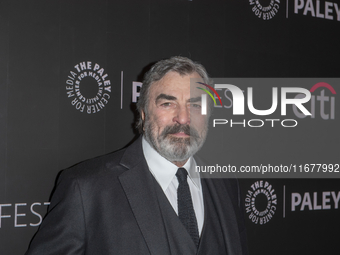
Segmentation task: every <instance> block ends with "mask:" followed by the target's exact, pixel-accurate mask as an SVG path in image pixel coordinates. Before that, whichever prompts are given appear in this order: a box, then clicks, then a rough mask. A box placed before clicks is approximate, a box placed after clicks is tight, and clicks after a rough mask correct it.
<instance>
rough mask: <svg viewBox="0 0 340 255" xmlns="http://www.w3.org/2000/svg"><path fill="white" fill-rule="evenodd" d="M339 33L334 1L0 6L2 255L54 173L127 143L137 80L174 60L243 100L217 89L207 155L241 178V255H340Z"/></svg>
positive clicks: (27, 225)
mask: <svg viewBox="0 0 340 255" xmlns="http://www.w3.org/2000/svg"><path fill="white" fill-rule="evenodd" d="M339 29H340V3H339V2H338V1H336V0H330V1H323V0H281V1H280V0H256V1H255V0H219V1H207V0H191V1H188V0H172V1H167V0H148V1H144V0H139V1H136V0H134V1H129V0H127V1H126V0H125V1H108V0H105V1H104V0H96V1H95V0H86V1H85V0H67V1H66V0H51V1H43V0H41V1H39V0H30V1H23V0H22V1H20V0H19V1H1V2H0V254H5V255H16V254H23V253H24V252H25V251H26V249H27V247H28V245H29V242H30V240H31V238H32V237H33V235H34V233H35V232H36V231H37V229H38V228H39V225H40V223H41V221H42V219H43V217H44V215H45V213H46V210H47V208H48V205H49V201H50V196H51V194H52V192H53V187H54V184H55V181H56V178H57V176H58V173H60V171H62V170H63V169H66V168H68V167H70V166H72V165H74V164H76V163H78V162H80V161H83V160H85V159H89V158H92V157H96V156H99V155H102V154H105V153H109V152H111V151H115V150H118V149H120V148H122V147H124V146H126V145H128V144H129V143H131V142H132V141H133V140H134V139H136V137H137V135H138V134H137V132H136V130H135V128H134V121H135V119H136V117H137V116H136V113H135V108H136V102H137V100H138V97H139V91H140V88H141V86H142V83H141V82H142V78H143V74H144V73H145V71H146V70H148V68H149V67H150V65H152V64H153V63H154V62H156V61H158V60H160V59H163V58H167V57H170V56H175V55H180V56H185V57H189V58H191V59H193V60H195V61H198V62H200V63H201V64H203V65H204V66H205V67H206V69H207V70H208V72H209V74H210V76H211V77H217V78H224V79H225V80H223V81H222V82H221V83H223V84H232V85H234V86H236V87H237V88H239V89H240V90H241V91H243V94H244V106H245V109H244V113H243V114H241V115H240V114H239V115H237V114H234V113H233V104H234V103H235V101H236V99H235V97H233V93H232V91H231V90H230V89H228V88H226V87H222V88H220V89H218V90H216V91H217V92H218V94H219V96H220V98H221V102H220V101H219V100H217V104H216V105H215V110H214V113H213V116H212V118H211V120H210V121H211V123H210V124H211V127H210V134H209V137H208V139H207V146H206V147H208V148H212V147H214V148H215V147H216V145H218V146H219V147H217V148H218V150H215V151H214V152H215V153H214V155H212V156H211V157H212V158H210V157H209V158H210V159H214V160H215V161H214V165H213V167H214V168H210V169H209V171H210V172H212V171H218V170H220V171H222V172H223V170H224V171H227V169H229V170H230V171H234V173H235V174H236V175H237V176H238V177H239V178H240V179H239V182H240V187H241V191H242V193H243V194H242V197H243V204H244V214H245V220H246V225H247V235H248V246H249V253H250V254H268V255H272V254H339V246H338V240H339V237H340V234H339V231H338V226H339V224H340V218H339V206H340V204H339V203H340V179H339V177H340V169H339V163H340V158H339V144H340V139H339V127H340V125H339V124H340V123H339V122H340V120H339V118H340V115H339V114H340V107H339V100H340V98H339V96H338V94H339V93H340V79H338V77H339V76H340V69H339V59H340V50H339V43H338V42H339V40H338V39H339V36H338V34H339ZM217 78H216V79H217ZM274 87H276V88H277V91H276V92H275V91H274V90H273V89H272V88H274ZM249 88H252V90H249ZM283 88H287V89H288V90H289V88H304V89H306V90H308V91H309V92H310V95H311V97H310V100H308V102H306V103H304V104H303V106H304V107H305V109H306V110H308V111H309V112H310V113H311V115H307V116H306V115H304V114H303V112H302V111H301V109H302V107H298V106H297V105H294V104H287V105H284V104H283V103H282V101H284V100H283V98H282V95H283V94H284V93H283ZM288 94H289V95H288ZM288 94H287V98H291V99H295V100H296V99H299V98H300V99H301V98H303V97H304V96H303V95H301V93H295V94H294V93H293V94H291V92H289V93H288ZM215 96H216V95H215ZM216 97H217V96H216ZM275 98H276V99H275ZM250 99H251V100H252V101H251V103H249V100H250ZM274 101H276V102H277V105H276V107H275V105H274V104H272V102H274ZM238 102H239V101H238ZM295 102H297V101H295ZM283 108H284V109H285V110H286V111H285V112H283V110H282V109H283ZM269 109H272V111H269ZM261 110H262V112H261ZM264 110H268V111H267V112H264ZM261 113H262V114H261ZM264 113H265V114H264ZM207 151H209V150H207V149H206V148H203V150H202V151H201V155H202V157H203V158H205V157H206V156H207V155H208V154H207ZM218 167H220V168H218ZM221 169H222V170H221ZM201 170H202V171H207V169H205V170H204V169H201ZM268 172H271V174H268ZM244 173H247V174H244ZM209 174H210V173H209ZM285 174H286V175H285ZM211 175H213V174H211Z"/></svg>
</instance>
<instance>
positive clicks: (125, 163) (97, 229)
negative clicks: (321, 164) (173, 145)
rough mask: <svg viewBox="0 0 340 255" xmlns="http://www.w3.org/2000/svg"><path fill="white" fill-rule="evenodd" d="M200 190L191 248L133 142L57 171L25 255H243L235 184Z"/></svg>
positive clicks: (208, 183) (209, 183)
mask: <svg viewBox="0 0 340 255" xmlns="http://www.w3.org/2000/svg"><path fill="white" fill-rule="evenodd" d="M202 187H203V197H204V201H205V223H204V227H203V232H202V235H201V241H200V246H199V249H198V251H197V248H196V247H195V245H194V243H193V241H192V240H191V238H190V236H189V234H188V233H187V232H186V230H185V228H184V226H183V225H181V223H180V221H179V219H178V217H176V213H175V212H174V210H173V209H172V207H171V205H170V203H169V202H168V201H167V199H166V196H165V195H164V193H163V192H162V190H161V188H160V186H159V185H158V183H157V182H156V180H155V179H154V177H153V176H152V174H151V173H150V171H149V170H148V166H147V163H146V161H145V158H144V155H143V152H142V145H141V139H139V140H137V141H136V142H135V143H133V144H132V145H131V146H129V147H127V148H126V149H123V150H121V151H118V152H115V153H112V154H109V155H105V156H102V157H98V158H95V159H91V160H88V161H85V162H83V163H80V164H78V165H76V166H74V167H72V168H71V169H68V170H65V171H63V172H62V174H61V175H60V177H59V179H58V182H57V186H56V189H55V192H54V194H53V196H52V200H51V204H50V207H49V210H48V213H47V215H46V217H45V219H44V220H43V222H42V224H41V226H40V228H39V231H38V232H37V234H36V235H35V237H34V238H33V240H32V242H31V245H30V248H29V250H28V251H27V253H26V254H27V255H32V254H39V255H45V254H46V255H47V254H48V255H52V254H56V255H64V254H65V255H66V254H77V255H78V254H89V255H95V254H99V255H109V254H118V255H125V254H129V255H130V254H131V255H142V254H153V255H168V254H169V255H170V254H174V255H181V254H184V255H191V254H202V255H203V254H204V255H208V254H211V255H218V254H221V255H222V254H229V255H239V254H247V251H246V233H245V228H244V222H243V213H244V211H243V209H242V206H241V205H242V201H241V197H240V194H239V188H238V184H237V181H236V180H235V179H202ZM210 212H211V213H210ZM216 227H217V228H218V229H214V228H216ZM217 235H219V237H218V238H217V237H216V236H217ZM214 240H215V241H214ZM218 246H220V247H218ZM222 246H223V247H222ZM226 251H227V252H226Z"/></svg>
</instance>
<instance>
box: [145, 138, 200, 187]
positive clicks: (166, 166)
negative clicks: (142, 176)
mask: <svg viewBox="0 0 340 255" xmlns="http://www.w3.org/2000/svg"><path fill="white" fill-rule="evenodd" d="M142 146H143V153H144V157H145V159H146V162H147V164H148V166H149V170H150V172H151V173H152V175H153V176H154V177H155V178H156V180H157V182H158V183H159V185H160V186H161V188H162V189H163V191H165V190H166V189H167V188H168V187H169V185H170V183H171V181H172V179H173V178H174V176H175V174H176V172H177V170H178V166H176V165H175V164H173V163H171V162H170V161H169V160H167V159H166V158H164V157H163V156H161V155H160V154H159V153H158V152H157V151H156V150H155V149H154V148H153V147H152V146H151V145H150V144H149V143H148V142H147V141H146V140H145V138H144V137H143V140H142ZM195 167H196V161H195V159H194V158H193V157H190V158H189V160H188V161H187V162H186V163H185V164H184V166H183V168H185V169H186V170H187V171H188V176H189V178H190V179H191V180H192V181H193V183H194V184H195V186H196V187H197V188H198V189H200V188H201V179H200V177H199V173H198V172H196V171H195Z"/></svg>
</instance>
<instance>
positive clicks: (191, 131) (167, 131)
mask: <svg viewBox="0 0 340 255" xmlns="http://www.w3.org/2000/svg"><path fill="white" fill-rule="evenodd" d="M179 132H183V133H184V134H186V135H189V136H191V137H193V138H199V135H198V132H197V130H196V129H195V128H193V127H190V126H189V125H180V124H178V125H174V126H166V127H165V128H164V130H163V132H162V136H163V137H166V136H167V135H171V134H176V133H179Z"/></svg>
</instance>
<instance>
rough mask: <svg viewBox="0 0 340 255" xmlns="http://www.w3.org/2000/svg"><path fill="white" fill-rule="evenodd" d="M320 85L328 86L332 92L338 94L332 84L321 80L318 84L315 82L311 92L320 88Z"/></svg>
mask: <svg viewBox="0 0 340 255" xmlns="http://www.w3.org/2000/svg"><path fill="white" fill-rule="evenodd" d="M320 87H325V88H327V89H329V90H330V91H331V92H332V94H334V95H335V94H336V92H335V89H334V88H333V87H332V86H331V85H329V84H328V83H326V82H319V83H317V84H315V85H314V86H313V87H312V88H311V89H310V92H312V93H313V92H314V91H315V90H316V89H318V88H320Z"/></svg>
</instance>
